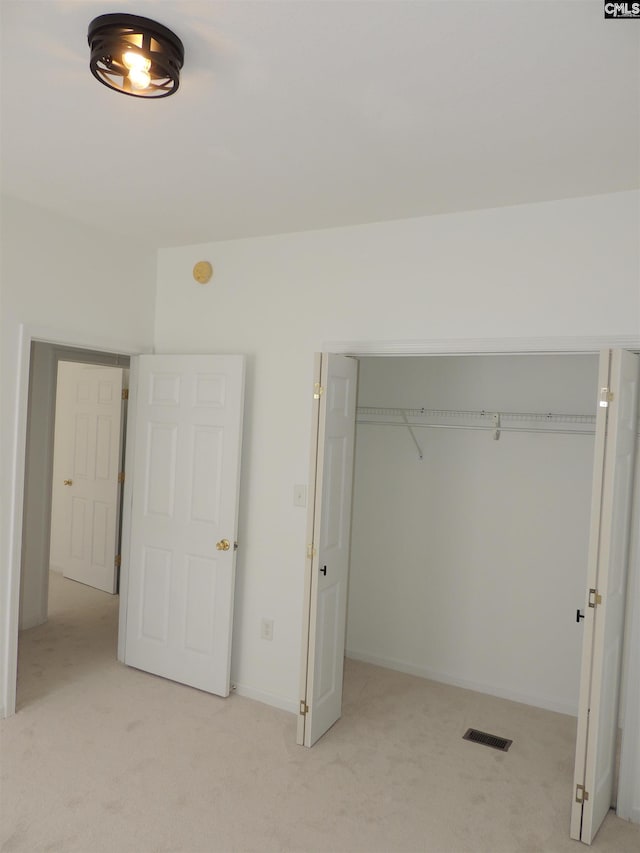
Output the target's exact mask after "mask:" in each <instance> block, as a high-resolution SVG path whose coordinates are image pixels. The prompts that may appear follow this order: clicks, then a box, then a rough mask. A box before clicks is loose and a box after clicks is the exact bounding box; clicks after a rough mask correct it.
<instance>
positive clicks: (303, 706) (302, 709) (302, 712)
mask: <svg viewBox="0 0 640 853" xmlns="http://www.w3.org/2000/svg"><path fill="white" fill-rule="evenodd" d="M308 712H309V706H308V705H307V703H306V702H305V701H304V699H301V700H300V716H301V717H304V716H306V715H307V713H308Z"/></svg>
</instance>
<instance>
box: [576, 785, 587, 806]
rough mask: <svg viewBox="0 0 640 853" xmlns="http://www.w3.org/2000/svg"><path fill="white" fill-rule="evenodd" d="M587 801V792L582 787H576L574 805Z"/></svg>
mask: <svg viewBox="0 0 640 853" xmlns="http://www.w3.org/2000/svg"><path fill="white" fill-rule="evenodd" d="M588 799H589V792H588V791H585V789H584V785H576V803H586V802H587V800H588Z"/></svg>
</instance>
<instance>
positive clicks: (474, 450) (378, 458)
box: [346, 355, 598, 714]
mask: <svg viewBox="0 0 640 853" xmlns="http://www.w3.org/2000/svg"><path fill="white" fill-rule="evenodd" d="M597 371H598V358H597V356H595V355H584V356H577V355H558V356H547V355H545V356H541V355H535V356H526V355H513V356H446V357H444V356H433V357H423V358H400V357H398V358H364V359H362V360H361V363H360V378H359V396H358V405H359V406H360V407H365V406H369V407H392V408H411V409H415V408H422V407H424V408H427V409H441V410H442V409H446V410H476V411H488V412H500V411H503V412H539V413H549V412H551V413H563V414H572V415H594V414H595V411H596V405H597V388H596V385H597ZM557 426H558V429H554V425H553V424H549V428H548V430H545V431H544V432H540V433H538V432H536V433H528V432H509V431H506V430H504V431H501V433H500V436H499V439H498V440H496V439H495V438H494V433H493V432H492V431H491V430H488V431H484V430H476V429H474V430H466V429H447V428H441V429H426V428H425V429H422V428H417V429H415V430H414V432H415V436H416V438H417V439H418V442H419V444H420V447H421V450H422V453H423V458H422V459H420V457H419V454H418V450H417V447H416V445H415V443H414V441H413V440H412V437H411V434H410V433H409V431H408V430H407V429H406V428H401V427H398V426H388V425H384V424H370V423H359V424H358V426H357V428H356V460H355V475H354V476H355V481H354V501H353V516H352V552H351V569H350V582H349V608H348V617H347V641H346V654H347V656H348V657H352V658H356V659H359V660H364V661H369V662H371V663H376V664H378V665H381V666H386V667H390V668H392V669H398V670H401V671H404V672H409V673H412V674H415V675H419V676H423V677H426V678H432V679H435V680H437V681H443V682H447V683H451V684H456V685H459V686H462V687H468V688H471V689H474V690H478V691H481V692H485V693H490V694H493V695H496V696H502V697H505V698H508V699H513V700H516V701H522V702H526V703H528V704H531V705H535V706H538V707H542V708H547V709H550V710H554V711H560V712H563V713H570V714H575V713H577V706H578V689H579V675H580V656H581V649H582V634H583V629H582V624H583V623H582V622H579V623H578V622H576V611H577V609H579V608H580V609H583V606H584V599H585V582H586V567H587V551H588V540H589V518H590V504H591V479H592V468H593V450H594V438H593V435H592V434H566V433H564V432H562V431H561V428H560V425H557ZM587 432H589V430H587Z"/></svg>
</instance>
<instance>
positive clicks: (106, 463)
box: [50, 361, 123, 593]
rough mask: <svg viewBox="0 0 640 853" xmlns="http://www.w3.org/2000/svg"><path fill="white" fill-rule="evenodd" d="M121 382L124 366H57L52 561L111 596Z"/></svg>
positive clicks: (66, 573)
mask: <svg viewBox="0 0 640 853" xmlns="http://www.w3.org/2000/svg"><path fill="white" fill-rule="evenodd" d="M122 379H123V370H122V368H121V367H102V366H97V365H92V364H76V363H72V362H63V361H61V362H60V363H59V365H58V382H57V389H56V417H55V449H54V462H53V487H52V497H51V507H52V508H51V551H50V562H51V565H52V567H53V568H54V569H61V570H62V573H63V574H64V576H65V577H66V578H71V579H72V580H75V581H80V582H81V583H85V584H88V585H89V586H93V587H96V588H97V589H101V590H104V591H105V592H109V593H114V592H115V591H116V586H117V568H116V564H115V558H116V550H117V542H118V529H119V506H120V503H119V501H120V488H121V487H120V484H119V482H118V473H119V471H120V461H121V460H120V457H121V440H122Z"/></svg>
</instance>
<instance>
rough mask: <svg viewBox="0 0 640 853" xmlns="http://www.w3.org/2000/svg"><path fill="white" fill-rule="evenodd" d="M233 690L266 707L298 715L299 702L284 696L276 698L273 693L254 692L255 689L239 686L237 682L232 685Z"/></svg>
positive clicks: (243, 685)
mask: <svg viewBox="0 0 640 853" xmlns="http://www.w3.org/2000/svg"><path fill="white" fill-rule="evenodd" d="M231 689H232V690H233V691H234V692H235V693H237V694H238V696H245V697H246V698H247V699H255V701H256V702H263V703H264V704H265V705H271V707H272V708H280V710H281V711H289V713H291V714H297V713H298V702H297V701H296V700H295V699H285V697H284V696H276V695H275V694H273V693H266V692H264V691H262V690H254V688H253V687H247V686H246V685H245V684H238V683H237V682H233V683H232V685H231Z"/></svg>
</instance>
